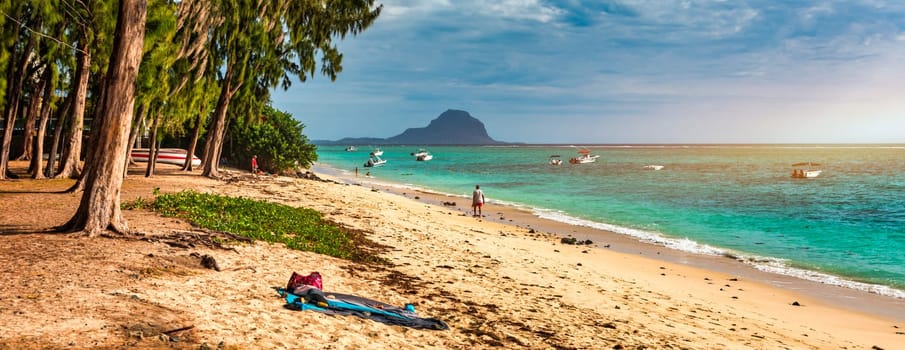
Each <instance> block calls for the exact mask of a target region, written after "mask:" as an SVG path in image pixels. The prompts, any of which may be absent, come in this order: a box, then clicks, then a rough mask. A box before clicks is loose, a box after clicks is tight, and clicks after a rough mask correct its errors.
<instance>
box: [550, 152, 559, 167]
mask: <svg viewBox="0 0 905 350" xmlns="http://www.w3.org/2000/svg"><path fill="white" fill-rule="evenodd" d="M548 164H550V165H560V164H562V159H560V156H559V155H557V154H554V155H552V156H550V161H549V162H548Z"/></svg>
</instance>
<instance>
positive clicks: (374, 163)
mask: <svg viewBox="0 0 905 350" xmlns="http://www.w3.org/2000/svg"><path fill="white" fill-rule="evenodd" d="M386 163H387V161H386V159H381V158H380V156H378V155H376V154H374V153H371V158H368V161H367V162H365V168H372V167H378V166H382V165H384V164H386Z"/></svg>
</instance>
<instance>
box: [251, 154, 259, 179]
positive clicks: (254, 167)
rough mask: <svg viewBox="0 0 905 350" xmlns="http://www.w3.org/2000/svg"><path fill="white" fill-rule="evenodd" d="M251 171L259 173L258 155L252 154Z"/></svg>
mask: <svg viewBox="0 0 905 350" xmlns="http://www.w3.org/2000/svg"><path fill="white" fill-rule="evenodd" d="M251 173H252V174H255V175H258V155H253V156H251Z"/></svg>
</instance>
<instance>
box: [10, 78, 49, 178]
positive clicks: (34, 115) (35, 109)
mask: <svg viewBox="0 0 905 350" xmlns="http://www.w3.org/2000/svg"><path fill="white" fill-rule="evenodd" d="M30 85H31V95H30V96H31V97H30V98H29V101H28V109H27V110H26V112H25V130H22V152H21V154H19V156H18V157H16V160H31V143H32V140H33V139H34V138H35V120H37V119H38V113H40V109H41V93H43V90H44V86H43V82H37V83H34V84H30ZM29 171H31V169H29Z"/></svg>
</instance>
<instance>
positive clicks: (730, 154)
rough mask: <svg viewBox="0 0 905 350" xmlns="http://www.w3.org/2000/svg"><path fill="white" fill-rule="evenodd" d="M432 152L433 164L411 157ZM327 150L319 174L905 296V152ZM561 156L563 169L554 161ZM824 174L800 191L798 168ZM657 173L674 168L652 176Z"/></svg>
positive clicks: (808, 148)
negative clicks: (476, 194)
mask: <svg viewBox="0 0 905 350" xmlns="http://www.w3.org/2000/svg"><path fill="white" fill-rule="evenodd" d="M418 148H426V149H427V150H428V151H430V153H431V154H433V155H434V158H433V160H431V161H428V162H418V161H415V159H414V157H413V156H412V155H411V153H412V152H414V151H416V150H417V149H418ZM587 148H589V149H590V150H591V151H592V153H593V154H596V155H599V156H600V158H599V159H598V160H597V162H595V163H589V164H580V165H573V164H569V163H568V159H569V158H570V157H572V156H574V155H576V150H577V148H576V147H574V146H550V145H542V146H529V145H524V146H522V145H520V146H481V147H472V146H468V147H465V146H461V147H458V146H457V147H450V146H443V147H441V146H433V147H419V146H417V145H416V146H384V147H381V149H382V150H383V151H384V154H383V156H382V158H383V159H386V160H387V163H386V164H385V165H384V166H382V167H377V168H365V167H364V166H363V164H364V162H365V161H367V159H368V153H369V152H370V151H371V150H372V149H373V148H372V147H367V146H360V147H359V150H358V151H356V152H347V151H345V147H344V146H319V147H318V156H319V160H318V165H319V166H326V167H329V168H333V169H334V170H335V171H340V172H343V173H346V174H351V173H353V172H354V170H355V168H356V167H358V170H359V172H360V173H361V174H362V175H364V174H365V173H366V172H370V173H371V175H372V176H373V177H374V178H375V179H377V180H380V181H384V182H388V183H391V184H394V185H395V186H400V187H410V188H419V189H424V190H430V191H435V192H439V193H446V194H450V195H456V196H463V197H465V196H468V197H470V194H471V191H472V190H473V189H474V185H476V184H480V185H481V188H482V189H483V190H484V191H485V193H486V194H487V197H488V199H489V200H490V201H491V202H492V203H498V204H506V205H511V206H515V207H520V208H523V209H527V210H530V211H532V212H534V213H535V215H537V216H539V217H542V218H547V219H552V220H557V221H561V222H564V223H568V224H572V225H582V226H589V227H594V228H599V229H604V230H609V231H613V232H617V233H620V234H625V235H629V236H633V237H635V238H637V239H638V240H641V241H646V242H650V243H654V244H659V245H663V246H667V247H670V248H674V249H678V250H683V251H687V252H692V253H698V254H707V255H718V256H726V257H732V258H734V259H738V260H740V261H743V262H745V263H748V264H751V265H752V266H754V267H756V268H758V269H760V270H764V271H768V272H774V273H779V274H785V275H790V276H795V277H799V278H803V279H807V280H812V281H818V282H822V283H827V284H832V285H838V286H844V287H849V288H854V289H860V290H865V291H869V292H873V293H877V294H881V295H887V296H893V297H898V298H905V145H863V146H862V145H643V146H642V145H630V146H618V145H606V146H587ZM554 154H557V155H561V156H562V159H563V164H562V165H560V166H552V165H549V164H548V163H547V161H548V157H549V156H551V155H554ZM796 162H816V163H820V164H821V165H822V169H823V173H822V174H821V175H820V176H819V177H817V178H814V179H793V178H792V177H791V176H790V174H791V171H792V167H791V164H792V163H796ZM648 164H656V165H663V166H664V167H663V169H661V170H645V169H644V168H643V167H644V166H645V165H648Z"/></svg>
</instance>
